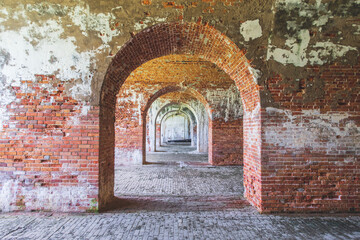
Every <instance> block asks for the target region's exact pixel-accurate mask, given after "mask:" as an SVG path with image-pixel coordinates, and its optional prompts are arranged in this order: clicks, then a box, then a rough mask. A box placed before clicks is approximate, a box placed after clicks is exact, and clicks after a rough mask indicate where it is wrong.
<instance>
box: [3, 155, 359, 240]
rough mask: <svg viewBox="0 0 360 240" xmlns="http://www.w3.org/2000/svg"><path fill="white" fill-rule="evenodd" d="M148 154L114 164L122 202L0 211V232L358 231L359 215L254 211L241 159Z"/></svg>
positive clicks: (310, 234) (352, 235)
mask: <svg viewBox="0 0 360 240" xmlns="http://www.w3.org/2000/svg"><path fill="white" fill-rule="evenodd" d="M182 158H183V159H185V160H183V161H181V160H179V159H182ZM150 159H152V160H150ZM150 159H149V161H151V162H153V164H149V165H145V166H141V167H135V166H133V167H127V168H123V169H117V170H116V173H117V174H118V176H117V178H116V181H117V183H122V184H117V185H116V193H117V195H118V196H121V197H122V199H125V200H126V201H127V203H128V204H127V205H125V206H122V207H119V208H118V209H116V210H113V211H111V212H106V213H99V214H90V213H89V214H72V213H66V214H65V213H50V212H36V213H6V214H5V213H3V214H0V239H360V215H334V214H333V215H316V214H310V215H261V214H259V213H258V212H257V211H256V210H255V209H254V208H253V207H251V206H250V205H249V203H248V202H247V201H246V200H245V199H244V198H243V194H242V191H243V188H242V181H241V177H242V169H241V168H240V167H216V168H214V167H210V166H208V165H207V163H206V155H196V154H186V153H177V154H174V153H172V155H170V154H168V153H156V154H153V156H151V157H150ZM196 159H197V161H196ZM189 160H190V161H189ZM166 161H167V162H166ZM156 163H157V164H156ZM165 163H167V164H165Z"/></svg>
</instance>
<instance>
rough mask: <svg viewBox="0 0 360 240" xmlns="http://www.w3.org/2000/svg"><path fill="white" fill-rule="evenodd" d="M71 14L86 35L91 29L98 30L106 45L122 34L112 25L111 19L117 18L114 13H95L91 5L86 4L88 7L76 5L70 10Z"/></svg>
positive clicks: (74, 21)
mask: <svg viewBox="0 0 360 240" xmlns="http://www.w3.org/2000/svg"><path fill="white" fill-rule="evenodd" d="M69 16H70V18H71V19H72V21H73V23H74V24H75V25H77V26H79V28H80V30H81V31H82V34H83V35H84V36H88V32H89V31H95V32H98V37H99V38H101V40H102V42H103V44H104V45H105V46H108V43H109V42H111V40H112V39H113V37H115V36H118V35H120V31H119V30H118V29H116V28H112V27H111V25H110V24H111V21H113V20H115V19H116V18H115V16H114V15H113V14H112V13H107V14H104V13H99V14H93V13H91V12H90V7H89V5H86V7H80V6H76V7H75V8H74V9H72V10H71V11H70V12H69Z"/></svg>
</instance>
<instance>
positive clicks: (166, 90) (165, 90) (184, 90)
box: [142, 85, 212, 164]
mask: <svg viewBox="0 0 360 240" xmlns="http://www.w3.org/2000/svg"><path fill="white" fill-rule="evenodd" d="M172 92H182V93H184V94H188V95H190V96H192V97H193V98H195V99H197V100H198V101H199V102H201V103H202V104H203V105H204V107H205V109H206V111H207V112H208V116H211V112H212V109H211V107H210V105H209V103H208V101H207V100H206V99H205V97H204V96H203V95H202V94H201V93H199V92H198V91H196V90H195V89H192V88H183V87H181V86H178V85H171V86H167V87H164V88H162V89H160V90H159V91H157V92H156V93H154V94H153V95H152V96H151V97H150V98H149V100H148V102H147V103H146V105H145V107H144V109H143V110H142V121H143V134H142V136H143V137H142V140H143V144H142V146H143V147H142V159H143V164H145V163H146V125H147V124H146V122H147V115H148V110H149V108H150V107H151V105H152V104H153V102H154V101H155V100H156V99H158V98H160V97H161V96H164V95H166V94H168V93H172Z"/></svg>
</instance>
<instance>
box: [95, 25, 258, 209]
mask: <svg viewBox="0 0 360 240" xmlns="http://www.w3.org/2000/svg"><path fill="white" fill-rule="evenodd" d="M171 54H188V55H194V56H198V57H199V58H202V59H204V60H206V61H209V62H212V63H214V64H216V65H217V66H218V67H219V68H221V69H222V70H223V71H224V72H226V73H227V74H228V75H229V76H230V78H231V79H232V80H234V82H235V84H236V86H237V87H238V89H239V91H240V94H241V99H242V102H243V105H244V112H245V114H244V186H245V195H246V197H247V199H248V200H249V201H250V202H251V203H252V204H253V205H255V206H256V207H257V208H258V209H260V210H261V179H260V178H261V152H260V147H261V135H260V133H261V121H260V95H259V91H258V85H257V84H256V83H255V82H254V80H253V76H252V75H251V73H250V71H249V63H248V61H247V59H246V57H245V56H244V53H243V52H242V51H241V50H240V49H239V48H238V47H237V46H236V45H235V44H234V43H233V42H231V40H230V39H228V38H227V37H226V36H224V35H223V34H221V33H220V32H218V31H217V30H216V29H214V28H213V27H210V26H208V25H202V24H195V23H178V22H176V23H164V24H159V25H155V26H152V27H150V28H148V29H145V30H143V31H142V32H140V33H138V34H137V35H135V36H134V37H133V38H132V39H131V40H130V41H129V42H127V43H126V44H125V45H124V46H123V47H122V48H121V49H120V51H119V52H118V53H117V54H116V56H115V57H114V59H113V61H112V63H111V64H110V66H109V68H108V71H107V74H106V76H105V80H104V83H103V85H102V89H101V99H100V146H99V209H100V210H103V209H106V208H108V207H110V206H111V203H112V202H113V201H114V190H113V188H114V145H115V129H114V121H115V104H116V95H117V93H118V92H119V89H120V87H121V86H122V84H123V83H124V81H125V80H126V78H127V77H128V76H129V75H130V73H131V72H132V71H133V70H134V69H136V68H137V67H138V66H140V65H142V64H143V63H145V62H147V61H149V60H151V59H155V58H158V57H161V56H165V55H171ZM144 143H145V142H143V144H144Z"/></svg>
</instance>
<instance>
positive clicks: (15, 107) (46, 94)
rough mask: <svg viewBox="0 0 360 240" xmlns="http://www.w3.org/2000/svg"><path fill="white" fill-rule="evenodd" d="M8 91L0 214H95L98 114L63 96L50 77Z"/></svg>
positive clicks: (0, 151) (0, 135)
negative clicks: (13, 98)
mask: <svg viewBox="0 0 360 240" xmlns="http://www.w3.org/2000/svg"><path fill="white" fill-rule="evenodd" d="M36 79H37V81H36V82H31V81H23V83H22V84H23V85H22V86H21V87H13V89H14V91H15V93H16V98H17V100H16V101H15V102H13V103H11V104H10V105H9V106H7V109H8V113H9V115H10V118H9V120H8V121H6V124H5V125H4V126H3V129H2V130H0V156H1V161H0V188H1V189H2V191H0V192H2V196H1V198H2V199H3V200H5V201H4V202H5V203H6V204H8V206H6V207H4V206H3V207H4V210H53V211H86V210H95V209H96V208H97V198H98V190H97V188H98V147H99V109H98V108H97V107H91V106H89V105H88V106H87V105H85V104H83V103H80V102H78V101H76V100H74V99H73V98H71V97H70V96H68V95H67V94H66V93H64V87H63V83H61V82H60V81H58V80H57V79H55V78H54V77H53V76H41V75H39V76H37V77H36Z"/></svg>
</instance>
